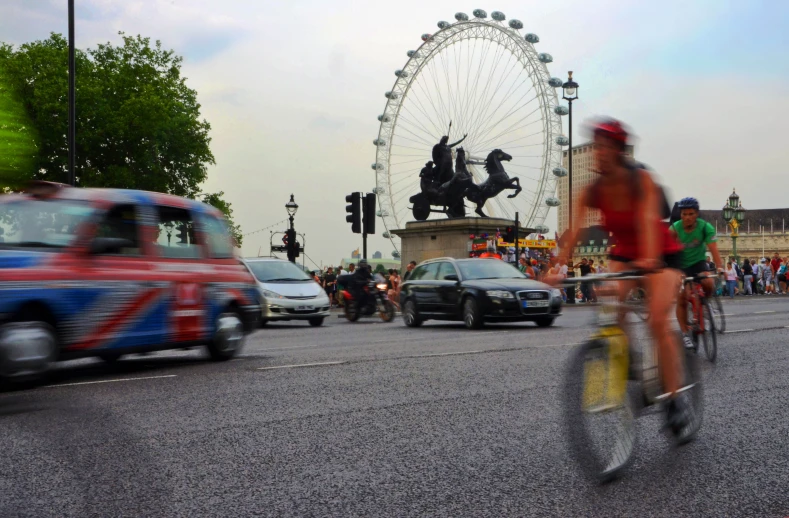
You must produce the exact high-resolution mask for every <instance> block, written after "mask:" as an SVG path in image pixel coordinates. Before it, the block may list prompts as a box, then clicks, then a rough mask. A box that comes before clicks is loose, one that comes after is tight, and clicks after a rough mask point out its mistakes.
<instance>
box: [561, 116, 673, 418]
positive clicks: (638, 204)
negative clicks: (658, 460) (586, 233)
mask: <svg viewBox="0 0 789 518" xmlns="http://www.w3.org/2000/svg"><path fill="white" fill-rule="evenodd" d="M593 129H594V156H595V161H596V165H597V173H598V174H599V175H600V176H599V178H598V180H597V181H596V182H595V183H594V184H592V185H590V186H589V187H588V188H587V189H586V190H585V191H584V192H583V193H582V194H581V196H580V203H579V205H580V206H579V207H578V210H577V211H576V212H575V214H574V215H573V216H574V217H573V225H572V227H571V228H572V229H573V232H572V233H571V234H572V235H571V236H569V237H568V238H567V239H565V242H564V244H565V245H566V246H567V247H568V248H569V247H570V246H571V243H575V242H576V236H577V235H578V231H579V229H580V228H581V227H582V225H583V222H584V220H585V218H586V214H587V211H588V210H589V209H591V208H596V209H599V210H600V211H601V213H602V216H603V226H604V227H605V228H606V229H607V230H608V231H610V232H611V233H612V234H613V237H614V240H615V242H616V246H615V247H614V250H615V253H613V254H612V255H611V257H610V263H609V264H610V271H611V272H617V271H624V270H634V269H643V270H655V272H654V273H650V274H649V275H647V276H646V277H645V288H646V290H647V293H648V294H649V297H648V298H647V304H648V306H649V315H650V318H649V321H648V324H649V328H650V331H651V334H652V337H653V339H654V342H655V344H656V347H657V352H658V362H659V364H660V371H661V375H662V377H663V383H664V386H665V388H666V391H667V392H668V393H670V394H672V397H671V399H670V400H669V402H668V407H667V414H668V420H669V423H670V424H671V425H672V426H675V427H683V426H685V425H686V424H687V422H688V415H687V411H686V408H687V405H686V403H685V401H684V398H683V397H680V396H679V395H678V394H677V391H678V390H679V389H680V387H681V382H680V380H682V379H683V356H682V354H681V347H680V345H679V343H678V341H677V336H676V333H675V332H674V330H673V329H672V327H671V326H670V325H669V319H670V315H671V314H672V313H673V310H674V307H675V304H676V297H677V293H678V291H679V283H680V279H681V272H680V271H679V270H678V259H679V257H678V254H679V252H680V251H681V250H682V247H681V245H680V244H679V243H678V242H677V241H676V239H675V238H674V236H673V235H672V234H671V233H670V231H669V227H668V223H664V222H663V221H661V220H662V219H663V218H662V216H661V204H662V203H663V202H664V199H663V193H662V189H661V188H660V187H659V186H658V185H657V184H655V182H654V181H653V180H652V176H651V175H650V173H649V172H648V171H646V170H644V169H641V168H639V167H637V166H634V163H633V162H632V161H631V160H630V159H629V157H627V156H626V155H625V153H624V151H625V146H626V144H627V141H628V132H627V131H626V130H625V129H624V127H623V126H622V124H621V123H620V122H619V121H616V120H613V119H610V120H606V121H603V122H600V123H598V124H596V125H595V126H594V128H593ZM570 251H571V249H570V250H567V252H570ZM568 255H569V254H568ZM632 287H633V285H632V283H630V282H620V294H621V295H620V296H621V297H622V299H624V297H625V295H626V294H627V293H628V292H629V291H630V289H631V288H632ZM623 324H624V322H623Z"/></svg>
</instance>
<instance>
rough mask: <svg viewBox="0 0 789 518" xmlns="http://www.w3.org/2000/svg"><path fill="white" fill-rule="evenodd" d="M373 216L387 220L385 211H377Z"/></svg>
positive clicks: (387, 215) (387, 213) (387, 214)
mask: <svg viewBox="0 0 789 518" xmlns="http://www.w3.org/2000/svg"><path fill="white" fill-rule="evenodd" d="M375 215H376V216H378V217H379V218H388V217H389V212H388V211H385V210H379V211H378V212H376V213H375Z"/></svg>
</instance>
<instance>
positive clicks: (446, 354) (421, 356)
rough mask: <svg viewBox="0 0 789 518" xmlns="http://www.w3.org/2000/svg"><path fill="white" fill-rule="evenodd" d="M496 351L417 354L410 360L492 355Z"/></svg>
mask: <svg viewBox="0 0 789 518" xmlns="http://www.w3.org/2000/svg"><path fill="white" fill-rule="evenodd" d="M496 351H497V349H487V350H485V351H455V352H451V353H435V354H419V355H415V356H411V358H434V357H437V356H458V355H461V354H480V353H492V352H496Z"/></svg>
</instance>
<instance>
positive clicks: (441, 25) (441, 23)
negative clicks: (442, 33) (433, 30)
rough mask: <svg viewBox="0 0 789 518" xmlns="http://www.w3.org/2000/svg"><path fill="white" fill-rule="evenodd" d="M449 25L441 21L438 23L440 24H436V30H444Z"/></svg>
mask: <svg viewBox="0 0 789 518" xmlns="http://www.w3.org/2000/svg"><path fill="white" fill-rule="evenodd" d="M450 25H451V24H450V23H449V22H445V21H443V20H442V21H440V22H438V28H439V29H446V28H447V27H449V26H450Z"/></svg>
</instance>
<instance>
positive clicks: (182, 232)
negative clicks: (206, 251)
mask: <svg viewBox="0 0 789 518" xmlns="http://www.w3.org/2000/svg"><path fill="white" fill-rule="evenodd" d="M178 242H179V243H181V244H182V245H185V244H187V243H188V242H189V237H188V233H187V229H186V223H182V224H181V225H180V226H179V227H178Z"/></svg>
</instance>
